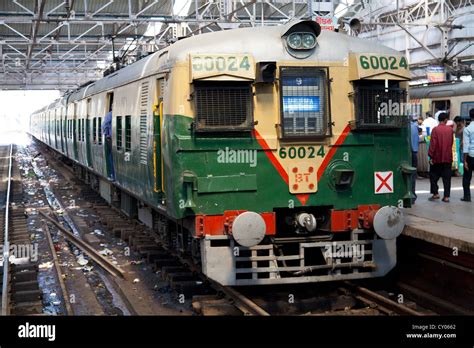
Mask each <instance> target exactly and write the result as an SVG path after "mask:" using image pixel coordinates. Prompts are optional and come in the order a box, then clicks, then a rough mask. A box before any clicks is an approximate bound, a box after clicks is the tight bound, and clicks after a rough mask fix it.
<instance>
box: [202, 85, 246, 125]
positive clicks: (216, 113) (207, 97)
mask: <svg viewBox="0 0 474 348" xmlns="http://www.w3.org/2000/svg"><path fill="white" fill-rule="evenodd" d="M252 99H253V95H252V86H251V84H250V83H249V82H242V81H197V82H194V100H195V107H196V121H195V124H194V129H195V130H196V131H198V132H199V131H200V132H206V131H207V132H209V131H211V132H212V131H214V132H215V131H231V132H232V131H234V132H235V131H250V130H252V128H253V105H252Z"/></svg>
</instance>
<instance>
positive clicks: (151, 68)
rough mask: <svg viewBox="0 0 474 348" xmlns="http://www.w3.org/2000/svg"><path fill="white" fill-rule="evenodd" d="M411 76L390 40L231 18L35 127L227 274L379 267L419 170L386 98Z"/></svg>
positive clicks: (288, 275)
mask: <svg viewBox="0 0 474 348" xmlns="http://www.w3.org/2000/svg"><path fill="white" fill-rule="evenodd" d="M408 79H409V70H408V66H407V61H406V59H405V57H404V56H402V55H400V54H399V53H398V52H396V51H393V50H391V49H389V48H387V47H384V46H381V45H377V44H375V43H374V42H369V41H364V40H362V39H358V38H354V37H349V36H346V35H343V34H340V33H335V32H329V31H323V32H321V28H320V27H319V25H318V24H317V23H315V22H312V21H294V22H290V23H288V24H286V25H283V26H275V27H262V28H243V29H235V30H229V31H222V32H215V33H209V34H203V35H199V36H195V37H191V38H187V39H183V40H180V41H178V42H176V43H174V44H173V45H171V46H169V47H167V48H165V49H163V50H161V51H159V52H156V53H154V54H152V55H150V56H148V57H146V58H143V59H141V60H139V61H138V62H136V63H134V64H132V65H130V66H128V67H125V68H123V69H121V70H119V71H116V72H114V73H112V74H110V75H108V76H106V77H104V78H103V79H101V80H98V81H96V82H93V83H91V84H89V85H87V86H84V87H82V88H79V89H78V90H76V91H74V92H72V93H70V94H67V95H65V96H64V97H63V98H61V99H60V100H58V101H57V102H55V103H53V104H51V105H49V106H46V107H45V108H43V109H41V110H39V111H37V112H35V113H34V114H33V115H31V120H30V125H31V127H30V128H31V130H30V132H31V134H32V135H33V136H34V137H35V138H36V139H38V140H39V141H40V142H43V143H45V144H46V145H48V146H49V147H51V148H54V149H55V151H57V152H59V153H61V154H62V155H63V156H65V157H67V158H69V159H70V160H72V161H73V163H74V165H75V166H76V167H77V168H78V170H80V172H81V173H82V175H83V176H84V177H85V178H87V180H88V181H89V182H90V183H91V185H92V186H93V187H95V188H96V189H97V190H98V191H99V192H100V194H101V195H102V196H103V197H104V198H105V199H106V200H108V201H109V202H111V203H116V204H119V205H120V207H121V209H122V210H123V211H124V212H125V213H126V214H128V215H129V216H132V217H137V218H139V219H140V220H141V221H143V222H144V223H145V224H147V225H149V226H150V227H151V228H152V229H153V230H154V231H156V233H157V234H158V235H159V236H160V237H161V239H162V241H163V242H164V243H167V244H168V245H169V246H170V247H172V248H175V249H176V250H178V251H180V252H182V253H184V254H186V255H190V256H192V257H193V258H194V260H196V262H198V263H200V264H201V269H202V271H203V273H204V274H206V275H207V276H208V277H209V278H211V279H213V280H215V281H217V282H219V283H220V284H223V285H260V284H281V283H304V282H320V281H333V280H343V279H358V278H370V277H379V276H383V275H385V274H386V273H387V272H388V271H390V270H391V269H392V268H393V267H394V266H395V265H396V238H397V236H398V235H399V234H400V233H401V232H402V229H403V227H404V219H403V213H402V207H403V206H409V205H410V201H411V198H412V194H411V192H410V177H411V175H412V173H413V170H414V168H412V167H411V166H410V165H409V164H410V147H409V136H408V132H409V128H408V124H407V119H406V118H405V117H402V116H400V115H391V114H388V115H387V114H384V113H382V112H381V105H382V103H384V102H389V101H390V102H393V103H394V102H397V103H403V102H405V101H406V85H407V80H408ZM108 112H111V115H112V121H111V126H112V127H111V133H110V141H109V140H108V139H107V138H105V137H104V134H103V132H102V131H101V129H102V127H101V126H102V125H103V124H104V120H105V117H106V115H107V113H108ZM109 156H110V157H109ZM108 158H110V160H108ZM117 200H118V201H117Z"/></svg>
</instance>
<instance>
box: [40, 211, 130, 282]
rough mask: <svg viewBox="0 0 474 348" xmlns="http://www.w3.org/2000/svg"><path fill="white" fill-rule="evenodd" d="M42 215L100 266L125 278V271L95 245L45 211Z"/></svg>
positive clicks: (114, 274)
mask: <svg viewBox="0 0 474 348" xmlns="http://www.w3.org/2000/svg"><path fill="white" fill-rule="evenodd" d="M39 213H40V215H41V216H42V217H44V218H45V219H46V220H47V221H49V222H50V223H52V224H53V225H54V226H56V228H57V229H58V230H59V231H60V232H61V233H62V234H63V236H64V237H65V238H67V239H68V240H69V241H70V242H71V243H73V244H74V245H75V246H76V247H78V248H79V249H81V250H82V251H83V252H85V253H86V254H87V255H89V257H90V258H91V259H92V260H93V261H95V263H96V264H98V265H99V266H100V267H102V268H103V269H105V270H106V271H107V272H109V273H110V274H112V275H113V276H118V277H120V278H125V272H124V271H123V270H122V269H121V268H120V267H117V266H115V265H114V264H113V263H111V262H110V261H109V260H108V259H106V258H105V257H104V256H102V255H101V254H99V253H98V252H97V251H96V250H95V249H94V248H93V247H91V246H90V245H89V244H87V243H86V242H84V241H83V240H81V239H79V238H77V237H76V236H75V235H74V234H72V233H71V232H69V231H68V230H66V229H65V228H64V227H63V226H62V225H61V224H60V223H59V222H58V221H56V220H54V219H53V218H52V217H51V216H49V215H46V214H45V213H44V212H42V211H39Z"/></svg>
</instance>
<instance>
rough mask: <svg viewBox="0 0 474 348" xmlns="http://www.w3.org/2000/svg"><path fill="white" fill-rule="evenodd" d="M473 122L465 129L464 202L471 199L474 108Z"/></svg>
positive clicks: (472, 110) (472, 113)
mask: <svg viewBox="0 0 474 348" xmlns="http://www.w3.org/2000/svg"><path fill="white" fill-rule="evenodd" d="M469 117H470V118H471V123H470V124H469V126H467V127H465V128H464V130H463V135H462V137H463V147H462V152H463V156H464V173H463V177H462V188H463V191H464V197H463V198H461V201H463V202H470V201H471V188H470V186H471V179H472V171H473V169H474V109H471V110H470V111H469Z"/></svg>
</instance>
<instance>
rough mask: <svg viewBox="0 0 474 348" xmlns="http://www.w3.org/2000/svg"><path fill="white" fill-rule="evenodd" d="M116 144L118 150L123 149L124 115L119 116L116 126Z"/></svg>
mask: <svg viewBox="0 0 474 348" xmlns="http://www.w3.org/2000/svg"><path fill="white" fill-rule="evenodd" d="M116 131H117V133H116V144H117V150H118V151H120V150H122V146H123V145H122V116H117V127H116Z"/></svg>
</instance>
